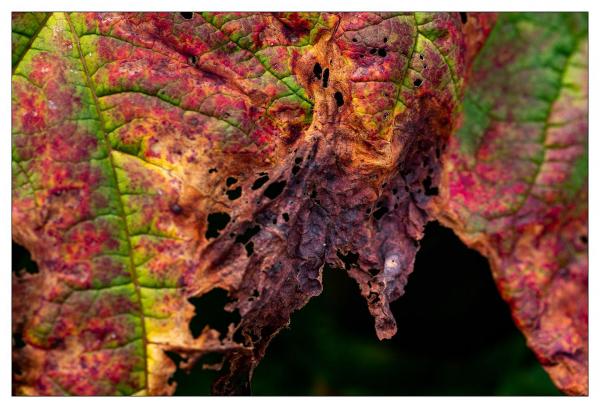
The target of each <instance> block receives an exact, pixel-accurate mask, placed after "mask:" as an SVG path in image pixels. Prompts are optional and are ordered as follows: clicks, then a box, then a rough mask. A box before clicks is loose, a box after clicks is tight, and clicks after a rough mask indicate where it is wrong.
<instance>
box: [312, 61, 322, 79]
mask: <svg viewBox="0 0 600 408" xmlns="http://www.w3.org/2000/svg"><path fill="white" fill-rule="evenodd" d="M322 73H323V68H321V64H319V63H318V62H317V63H316V64H315V66H314V68H313V74H315V76H316V77H317V79H321V74H322Z"/></svg>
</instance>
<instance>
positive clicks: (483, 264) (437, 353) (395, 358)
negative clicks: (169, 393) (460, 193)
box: [13, 222, 560, 395]
mask: <svg viewBox="0 0 600 408" xmlns="http://www.w3.org/2000/svg"><path fill="white" fill-rule="evenodd" d="M28 257H29V254H28V253H27V251H26V250H24V249H23V248H21V247H19V246H18V245H16V244H13V270H23V269H26V270H27V271H28V272H33V273H35V272H37V270H33V269H35V266H34V264H33V263H32V262H31V260H30V259H29V258H28ZM323 284H324V290H323V293H322V295H321V296H319V297H317V298H313V299H312V300H311V301H310V302H309V304H308V305H307V306H306V307H305V308H304V309H302V310H300V311H299V312H296V313H295V314H294V315H293V316H292V324H291V326H290V328H289V329H287V330H284V331H282V332H281V333H280V334H279V335H278V336H277V337H276V338H275V339H274V340H273V342H272V343H271V346H270V347H269V349H268V351H267V355H266V357H265V358H264V360H263V361H262V363H261V364H260V365H259V366H258V368H257V369H256V371H255V373H254V379H253V382H252V394H253V395H559V394H560V393H559V391H558V390H557V389H556V387H554V385H553V384H552V382H551V381H550V379H549V377H548V376H547V374H546V373H545V371H544V370H543V369H542V368H541V366H540V365H539V364H538V362H537V361H536V359H535V357H534V355H533V353H532V352H531V351H530V350H529V349H528V348H527V347H526V344H525V339H524V337H523V335H522V334H521V333H520V332H519V331H518V329H517V328H516V327H515V325H514V323H513V321H512V319H511V316H510V312H509V309H508V306H507V305H506V304H505V303H504V302H503V301H502V299H501V298H500V296H499V294H498V292H497V290H496V287H495V285H494V281H493V279H492V276H491V272H490V270H489V266H488V263H487V261H486V260H485V258H483V257H482V256H481V255H479V254H478V253H477V252H476V251H473V250H470V249H468V248H467V247H466V246H465V245H464V244H462V243H461V242H460V240H459V239H458V238H457V237H456V236H455V235H454V233H453V232H452V231H451V230H449V229H447V228H444V227H442V226H440V225H439V224H438V223H435V222H434V223H430V224H429V225H428V226H427V228H426V233H425V238H424V239H423V241H421V249H420V251H419V253H418V254H417V259H416V262H415V270H414V272H413V274H412V275H411V276H410V278H409V281H408V285H407V287H406V293H405V295H404V296H403V297H401V298H400V299H399V300H398V301H396V302H394V303H393V304H392V310H393V312H394V316H395V317H396V320H397V322H398V327H399V330H398V334H397V335H396V336H395V337H394V338H393V339H392V340H388V341H379V340H377V337H376V336H375V331H374V328H373V321H372V318H371V316H370V315H369V313H368V310H367V306H366V304H365V302H364V300H363V299H362V298H361V297H360V295H359V292H358V287H357V285H356V283H355V282H354V281H352V280H351V279H350V278H349V277H348V276H347V275H346V273H345V272H344V271H343V270H333V269H330V268H327V269H326V270H325V272H324V276H323ZM221 298H222V299H221ZM207 300H208V302H206V301H205V302H204V304H203V305H202V306H203V308H204V310H205V313H206V315H208V316H213V317H214V316H217V317H216V318H214V319H211V321H207V322H205V321H203V320H201V319H197V320H196V321H193V322H192V327H191V328H192V330H198V331H200V330H202V327H204V325H205V324H207V323H208V324H211V325H212V326H213V327H215V328H218V329H223V327H219V321H217V320H218V317H219V316H223V317H222V318H223V320H224V322H223V323H224V325H225V327H226V325H227V324H228V322H229V321H230V320H231V319H230V318H229V317H230V316H225V315H224V314H223V313H222V312H221V313H211V312H206V310H207V309H206V308H207V307H213V308H214V309H215V310H218V309H219V308H221V307H222V306H223V304H224V303H225V302H227V297H226V294H225V293H223V294H222V296H220V297H219V296H215V295H213V296H212V299H207ZM221 310H222V309H221ZM215 319H216V320H215ZM213 320H215V321H213ZM197 325H201V326H202V327H195V326H197ZM17 346H18V345H17ZM208 357H210V356H208ZM202 362H203V363H214V362H216V361H210V359H206V361H202ZM215 377H216V376H215V373H214V372H211V371H205V370H202V369H201V368H200V367H197V368H196V369H194V370H193V371H192V372H191V373H190V374H185V373H183V372H180V371H178V372H177V373H176V374H175V376H174V378H173V380H174V381H177V382H178V384H179V385H178V387H177V392H176V395H209V394H210V384H211V382H212V380H213V379H214V378H215Z"/></svg>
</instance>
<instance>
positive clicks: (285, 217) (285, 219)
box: [281, 213, 290, 222]
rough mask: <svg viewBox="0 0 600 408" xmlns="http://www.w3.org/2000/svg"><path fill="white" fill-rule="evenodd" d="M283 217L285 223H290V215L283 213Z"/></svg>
mask: <svg viewBox="0 0 600 408" xmlns="http://www.w3.org/2000/svg"><path fill="white" fill-rule="evenodd" d="M281 216H282V217H283V220H284V221H285V222H288V221H289V220H290V215H289V214H288V213H283V214H281Z"/></svg>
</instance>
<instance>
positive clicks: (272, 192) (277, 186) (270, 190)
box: [263, 180, 286, 200]
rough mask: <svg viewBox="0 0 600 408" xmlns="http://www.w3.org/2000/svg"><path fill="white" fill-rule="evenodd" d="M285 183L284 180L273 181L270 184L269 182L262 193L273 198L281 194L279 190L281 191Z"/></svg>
mask: <svg viewBox="0 0 600 408" xmlns="http://www.w3.org/2000/svg"><path fill="white" fill-rule="evenodd" d="M285 185H286V181H285V180H282V181H274V182H272V183H271V184H269V185H268V186H267V188H266V189H265V192H264V193H263V194H264V195H265V197H267V198H269V199H271V200H273V199H275V198H276V197H277V196H278V195H279V194H281V192H282V191H283V189H284V187H285Z"/></svg>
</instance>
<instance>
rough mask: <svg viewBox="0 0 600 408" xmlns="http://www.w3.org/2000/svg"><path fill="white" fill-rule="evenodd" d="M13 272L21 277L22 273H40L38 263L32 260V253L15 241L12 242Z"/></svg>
mask: <svg viewBox="0 0 600 408" xmlns="http://www.w3.org/2000/svg"><path fill="white" fill-rule="evenodd" d="M12 270H13V271H14V272H15V273H16V275H17V276H21V274H22V272H26V273H31V274H33V273H38V272H39V268H38V265H37V263H35V261H34V260H33V259H32V258H31V253H30V252H29V251H28V250H27V248H25V247H23V246H21V245H19V244H17V243H16V242H15V241H12Z"/></svg>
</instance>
